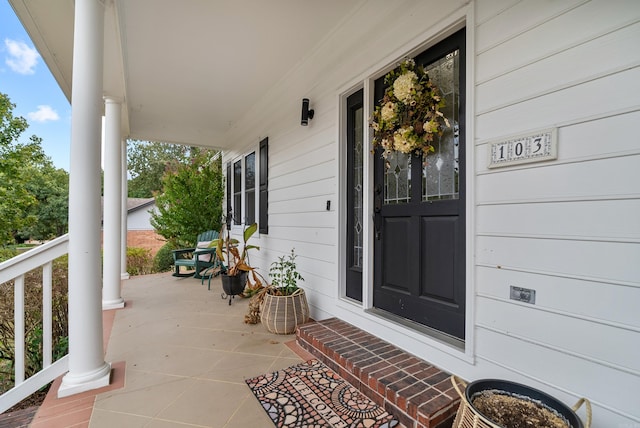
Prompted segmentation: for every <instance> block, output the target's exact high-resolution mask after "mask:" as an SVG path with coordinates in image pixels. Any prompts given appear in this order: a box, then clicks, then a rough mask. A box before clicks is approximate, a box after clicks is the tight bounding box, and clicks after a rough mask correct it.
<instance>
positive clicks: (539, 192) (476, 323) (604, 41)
mask: <svg viewBox="0 0 640 428" xmlns="http://www.w3.org/2000/svg"><path fill="white" fill-rule="evenodd" d="M465 16H466V18H467V23H468V24H467V42H468V43H467V50H468V52H469V56H468V58H467V59H468V62H467V70H468V73H469V78H468V80H467V81H468V82H469V87H468V88H467V104H468V106H469V107H468V109H469V110H468V112H473V113H474V115H473V116H472V117H467V124H468V125H469V129H470V132H472V134H471V135H468V137H469V138H468V139H467V155H468V158H467V163H468V165H469V168H468V169H467V173H468V177H469V178H468V184H469V195H468V197H469V198H470V201H472V203H473V206H471V207H469V208H470V210H469V213H468V218H469V220H468V225H469V232H470V233H469V236H468V244H467V245H469V252H468V254H469V261H468V263H469V269H468V280H467V286H468V289H467V292H468V293H469V294H470V297H469V300H468V302H469V308H470V309H469V311H470V312H469V314H470V316H468V318H469V319H470V320H473V321H472V322H473V324H472V325H471V331H468V332H467V337H468V338H467V341H466V344H465V346H466V347H467V349H466V353H462V352H460V351H459V350H452V349H451V347H448V346H447V345H444V344H441V343H438V342H437V340H434V339H433V338H431V337H428V336H425V335H422V334H420V333H418V332H415V331H412V330H410V329H408V328H405V327H403V326H399V325H397V324H393V323H390V322H387V321H385V320H383V319H380V318H377V317H376V316H375V315H372V314H371V313H369V312H367V311H365V310H363V308H362V307H359V306H358V305H355V304H353V303H352V302H351V303H350V302H345V301H343V300H341V299H340V274H341V273H340V268H341V260H340V247H341V245H342V244H343V243H342V241H341V239H343V237H342V236H341V235H340V222H341V217H340V215H339V214H340V206H341V204H343V203H344V200H343V199H342V198H344V192H345V189H344V188H343V187H344V182H343V177H342V172H341V168H342V166H343V161H344V160H343V159H342V153H343V152H342V150H341V144H342V143H341V138H342V134H341V133H342V128H341V118H340V114H341V111H340V110H339V106H340V104H341V102H342V100H343V99H344V98H343V97H344V96H345V94H348V93H350V91H353V88H356V87H363V86H364V88H365V91H364V92H365V94H364V97H365V106H366V108H369V104H368V103H369V102H370V101H371V98H370V94H369V93H368V89H369V86H370V82H371V79H375V78H378V77H380V76H382V75H384V74H385V73H386V72H387V71H388V70H389V69H390V67H391V66H392V65H393V64H394V63H395V61H397V60H399V59H401V58H402V57H403V56H413V55H415V54H416V53H417V52H419V51H422V50H424V49H425V48H427V47H428V46H430V45H433V44H435V43H436V42H437V41H439V40H442V39H443V38H444V37H446V36H447V35H449V34H451V33H452V32H453V31H455V30H457V29H459V28H461V25H463V21H464V19H465ZM474 20H475V21H474ZM638 40H640V2H638V1H636V0H626V1H625V0H592V1H585V0H566V1H546V0H545V1H541V0H477V1H473V0H472V1H470V2H466V1H454V2H431V1H428V2H425V1H403V2H389V1H371V2H369V1H368V2H363V3H362V6H361V8H360V9H359V10H358V11H357V13H356V14H354V15H353V16H349V17H345V21H344V22H343V23H342V25H341V26H340V27H338V28H337V29H336V31H335V32H333V33H331V34H328V35H327V38H326V40H325V42H324V43H323V44H321V45H320V46H318V47H316V48H314V49H312V50H310V52H308V53H307V54H306V56H305V60H304V61H303V62H302V63H301V64H300V66H299V67H296V68H295V69H294V70H291V71H290V72H289V73H287V74H286V75H285V76H283V79H282V81H281V83H280V84H279V85H277V86H276V87H274V88H269V91H268V92H267V94H266V95H265V96H264V97H262V98H261V99H260V100H259V101H258V102H257V104H256V106H254V108H253V109H252V112H251V113H252V114H251V115H250V116H247V117H246V118H245V125H246V126H238V127H235V128H234V129H233V130H232V131H231V132H230V133H229V135H228V137H229V138H230V139H233V140H234V141H238V142H239V144H240V145H239V146H238V152H235V153H225V162H226V161H233V160H235V159H237V158H238V157H239V156H241V155H242V154H243V153H249V152H250V151H251V150H253V147H255V144H256V141H259V140H260V138H263V136H265V135H268V136H269V234H268V235H262V236H259V237H257V238H256V245H260V247H261V250H260V251H259V252H256V253H255V256H252V260H251V261H252V264H255V265H256V266H259V268H260V272H261V273H262V274H265V275H266V273H268V266H269V264H270V263H271V262H272V261H274V260H275V259H276V257H278V256H280V255H283V254H285V253H287V252H289V251H290V249H291V248H292V247H295V249H296V254H298V259H297V262H298V267H299V269H300V271H301V274H302V276H303V277H304V278H305V280H306V281H305V282H304V283H303V287H304V288H305V290H306V291H307V295H308V299H309V304H310V306H311V310H312V317H314V318H316V319H321V318H326V317H331V316H337V317H339V318H342V319H344V320H345V321H347V322H350V323H353V324H355V325H358V326H359V327H361V328H363V329H365V330H368V331H374V332H375V333H376V334H377V335H379V336H380V337H382V338H383V339H384V340H387V341H390V342H392V343H394V344H396V345H398V346H401V347H403V348H404V349H406V350H408V351H409V352H412V353H415V354H416V355H418V356H420V357H422V358H425V359H427V360H429V361H430V362H432V363H433V364H436V365H438V366H439V367H442V368H443V369H445V370H449V371H452V372H454V373H456V374H458V375H460V376H462V377H463V378H466V379H468V380H474V379H478V378H489V377H498V378H507V379H511V380H514V381H518V382H522V383H526V384H529V385H531V386H533V387H536V388H540V389H543V390H545V391H547V392H549V393H551V394H553V395H554V396H556V397H558V398H559V399H560V400H561V401H563V402H565V403H567V404H569V405H572V404H573V403H574V402H575V401H577V399H578V397H581V396H585V397H587V398H589V399H591V400H592V402H593V404H594V423H593V425H592V426H593V427H594V428H598V427H614V426H634V424H640V408H639V407H638V400H637V398H636V397H637V387H638V385H640V345H639V344H640V315H639V312H638V310H637V304H638V302H640V221H639V219H640V187H639V184H638V183H640V139H639V137H638V124H639V123H640V98H639V97H638V94H640V67H639V66H640V51H639V50H638V47H637V45H638ZM305 97H306V98H309V99H310V100H311V106H310V107H311V108H313V109H314V110H315V117H314V118H313V120H311V121H310V122H309V126H308V127H302V126H300V125H299V118H300V104H301V100H302V98H305ZM554 127H555V128H557V130H558V158H557V159H556V160H551V161H545V162H539V163H531V164H526V165H519V166H511V167H503V168H495V169H491V170H489V169H488V168H487V165H488V148H489V145H490V143H492V142H498V141H502V140H504V139H507V138H508V137H510V136H512V135H519V134H525V133H529V132H535V131H539V130H543V129H549V128H554ZM241 146H242V147H241ZM366 164H367V165H368V162H367V163H366ZM369 172H370V171H369ZM368 179H369V180H370V179H371V177H370V176H369V177H368ZM370 182H371V181H369V182H367V179H365V186H368V185H370ZM369 190H370V191H372V189H370V188H369ZM327 201H331V209H330V210H329V211H327V209H326V205H327V204H326V203H327ZM365 203H367V200H365ZM370 208H371V207H369V209H370ZM370 214H371V213H369V214H367V213H366V212H365V216H364V218H365V221H370V218H371V215H370ZM368 227H369V229H368V230H371V228H370V225H369V226H368ZM367 239H369V238H367ZM369 244H370V243H369V242H368V241H365V248H367V247H368V246H369ZM368 251H370V247H369V250H368ZM367 257H368V256H366V257H365V269H366V268H367V266H368V267H369V268H370V267H371V266H370V262H368V261H367ZM367 277H368V274H367V273H366V272H365V275H364V278H365V282H366V280H367ZM369 278H370V276H369ZM512 285H513V286H518V287H525V288H531V289H535V290H536V303H535V305H530V304H526V303H520V302H515V301H513V300H510V299H509V287H510V286H512ZM363 302H364V305H366V303H367V292H366V291H365V295H364V299H363Z"/></svg>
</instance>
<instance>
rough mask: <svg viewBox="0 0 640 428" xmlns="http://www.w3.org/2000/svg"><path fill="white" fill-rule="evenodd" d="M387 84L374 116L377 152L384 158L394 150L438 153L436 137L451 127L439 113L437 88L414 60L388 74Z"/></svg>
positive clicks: (372, 125) (440, 98)
mask: <svg viewBox="0 0 640 428" xmlns="http://www.w3.org/2000/svg"><path fill="white" fill-rule="evenodd" d="M384 83H385V84H386V85H388V88H387V90H386V92H385V94H384V97H383V98H382V100H381V102H380V104H379V105H378V106H376V108H375V110H374V112H373V115H372V117H371V127H372V128H373V147H374V149H375V148H376V147H378V146H380V147H382V149H383V151H382V156H383V158H385V159H387V157H388V156H389V155H391V154H392V152H394V151H398V152H401V153H407V154H409V153H415V154H417V155H422V157H423V158H425V157H426V156H427V155H428V154H429V153H430V152H433V151H434V150H435V149H434V147H433V143H434V138H435V137H436V136H441V135H442V133H443V132H444V129H445V128H448V127H449V126H450V125H449V121H448V120H447V118H446V117H444V115H443V114H442V112H441V111H440V109H441V108H443V107H444V100H443V99H442V97H441V96H440V92H439V90H438V88H437V87H436V86H435V85H434V84H433V82H431V80H430V79H429V76H428V75H427V73H425V71H424V69H423V68H422V66H418V67H416V64H415V61H414V60H412V59H408V60H405V61H403V62H402V63H401V64H400V65H399V67H398V68H396V69H395V70H393V71H391V72H389V73H388V74H387V75H386V76H385V78H384Z"/></svg>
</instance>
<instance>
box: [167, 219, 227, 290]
mask: <svg viewBox="0 0 640 428" xmlns="http://www.w3.org/2000/svg"><path fill="white" fill-rule="evenodd" d="M218 236H219V233H218V231H217V230H207V231H206V232H203V233H201V234H200V235H198V238H197V242H196V246H195V247H193V248H181V249H179V250H173V265H174V266H175V272H173V274H172V275H173V276H177V277H187V276H193V277H194V278H198V279H201V278H202V276H201V273H202V272H203V271H204V270H206V269H207V268H210V267H213V266H215V265H216V264H217V263H218V260H217V257H216V249H215V247H212V248H209V245H210V244H211V241H213V240H214V239H218ZM181 266H183V267H185V268H186V269H188V270H189V271H187V272H181V271H180V267H181ZM191 270H193V272H191Z"/></svg>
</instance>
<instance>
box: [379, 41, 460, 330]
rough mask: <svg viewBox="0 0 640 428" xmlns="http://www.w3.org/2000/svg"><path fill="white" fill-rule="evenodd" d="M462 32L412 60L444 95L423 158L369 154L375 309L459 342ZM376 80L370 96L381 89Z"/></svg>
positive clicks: (381, 82)
mask: <svg viewBox="0 0 640 428" xmlns="http://www.w3.org/2000/svg"><path fill="white" fill-rule="evenodd" d="M464 42H465V32H464V30H461V31H459V32H457V33H456V34H454V35H453V36H451V37H449V38H447V39H446V40H444V41H443V42H441V43H439V44H437V45H436V46H434V47H433V48H430V49H429V50H427V51H425V52H423V53H422V54H420V55H418V56H417V57H416V58H415V61H416V63H417V64H422V65H423V66H424V67H425V70H426V71H427V72H428V74H429V77H430V78H431V79H432V80H433V81H434V82H435V84H436V85H437V86H438V88H439V89H440V92H441V94H442V96H443V97H444V99H445V102H446V107H445V108H444V109H442V112H443V113H444V114H445V116H446V117H447V119H448V121H449V123H450V125H451V126H450V128H449V129H448V130H447V131H445V133H444V135H443V136H442V137H440V140H439V141H437V142H436V143H437V144H435V148H436V151H435V153H432V154H430V155H429V156H428V157H427V159H426V162H424V163H423V159H422V157H420V156H416V155H405V154H402V153H399V152H395V154H394V155H392V156H391V157H390V158H388V161H389V162H388V163H387V164H385V162H384V161H383V159H382V157H381V153H379V152H377V153H376V155H375V166H374V168H375V171H374V207H375V216H374V226H375V243H374V298H373V304H374V307H376V308H378V309H382V310H384V311H386V312H389V313H391V314H393V315H395V316H399V317H401V318H405V319H408V320H411V321H414V322H417V323H419V324H422V325H425V326H428V327H430V328H433V329H436V330H438V331H440V332H443V333H445V334H447V335H450V336H454V337H456V338H459V339H464V333H465V332H464V325H465V318H464V316H465V173H464V171H465V141H464V135H465V126H464V124H465V117H464V93H465V90H464V82H465V73H464V69H465V67H464V58H465V45H464ZM383 80H384V79H383V78H381V79H378V80H377V81H376V83H375V96H376V98H375V99H376V100H380V99H382V96H383V93H384V89H385V88H384V82H383Z"/></svg>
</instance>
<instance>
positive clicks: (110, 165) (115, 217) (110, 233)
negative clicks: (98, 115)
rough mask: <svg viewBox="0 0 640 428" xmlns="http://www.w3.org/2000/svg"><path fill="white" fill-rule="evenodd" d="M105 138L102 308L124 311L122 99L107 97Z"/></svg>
mask: <svg viewBox="0 0 640 428" xmlns="http://www.w3.org/2000/svg"><path fill="white" fill-rule="evenodd" d="M104 100H105V138H104V140H105V141H104V207H103V220H104V222H103V230H104V234H103V236H104V238H103V240H104V257H103V259H104V262H103V268H102V309H103V310H105V309H118V308H124V299H123V298H122V295H121V285H122V284H121V282H122V279H121V278H120V276H121V274H122V268H121V266H120V265H121V263H122V257H121V253H122V229H121V226H122V137H121V133H120V115H121V114H122V102H121V100H119V99H117V98H113V97H105V99H104Z"/></svg>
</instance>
